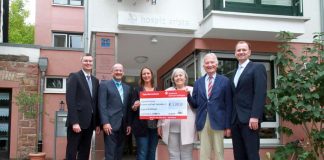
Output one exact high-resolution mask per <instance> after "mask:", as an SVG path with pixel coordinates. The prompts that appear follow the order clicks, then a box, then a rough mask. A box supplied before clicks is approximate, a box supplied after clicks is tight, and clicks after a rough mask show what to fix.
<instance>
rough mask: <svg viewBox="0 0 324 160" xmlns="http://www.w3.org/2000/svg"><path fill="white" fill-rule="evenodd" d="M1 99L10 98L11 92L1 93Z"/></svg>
mask: <svg viewBox="0 0 324 160" xmlns="http://www.w3.org/2000/svg"><path fill="white" fill-rule="evenodd" d="M0 100H9V93H0Z"/></svg>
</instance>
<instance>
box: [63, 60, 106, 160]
mask: <svg viewBox="0 0 324 160" xmlns="http://www.w3.org/2000/svg"><path fill="white" fill-rule="evenodd" d="M81 64H82V70H80V71H79V72H75V73H71V74H70V75H69V78H68V79H67V85H66V103H67V107H68V117H67V121H66V126H67V147H66V159H67V160H75V159H78V160H83V159H84V160H87V159H89V153H90V145H91V138H92V133H93V130H94V129H95V128H96V132H97V133H99V132H100V128H99V118H98V116H97V113H98V107H97V98H98V97H97V95H98V94H97V91H98V86H99V81H98V79H97V78H96V77H94V76H93V75H91V71H92V66H93V57H92V55H91V54H86V55H84V56H82V58H81Z"/></svg>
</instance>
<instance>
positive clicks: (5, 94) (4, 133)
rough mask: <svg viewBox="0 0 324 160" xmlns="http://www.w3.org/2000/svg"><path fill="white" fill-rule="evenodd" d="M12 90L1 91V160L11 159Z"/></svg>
mask: <svg viewBox="0 0 324 160" xmlns="http://www.w3.org/2000/svg"><path fill="white" fill-rule="evenodd" d="M10 108H11V90H8V89H0V159H9V142H10V141H9V135H10Z"/></svg>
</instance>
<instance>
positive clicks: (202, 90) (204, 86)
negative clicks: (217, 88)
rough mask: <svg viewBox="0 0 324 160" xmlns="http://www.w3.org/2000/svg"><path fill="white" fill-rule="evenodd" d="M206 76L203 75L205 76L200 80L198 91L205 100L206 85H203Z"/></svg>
mask: <svg viewBox="0 0 324 160" xmlns="http://www.w3.org/2000/svg"><path fill="white" fill-rule="evenodd" d="M206 76H207V74H205V76H204V77H202V78H201V79H200V80H201V84H202V86H201V87H199V89H200V92H201V93H203V97H204V98H205V99H208V98H207V93H206V83H205V79H206Z"/></svg>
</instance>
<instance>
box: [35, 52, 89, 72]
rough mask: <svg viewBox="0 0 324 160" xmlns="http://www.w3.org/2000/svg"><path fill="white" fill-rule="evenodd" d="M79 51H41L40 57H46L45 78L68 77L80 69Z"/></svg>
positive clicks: (80, 53) (80, 54)
mask: <svg viewBox="0 0 324 160" xmlns="http://www.w3.org/2000/svg"><path fill="white" fill-rule="evenodd" d="M82 54H83V52H81V51H64V50H43V49H42V50H41V56H42V57H48V68H47V71H46V76H68V75H69V74H70V73H71V72H76V71H79V70H80V69H81V61H80V60H81V56H82Z"/></svg>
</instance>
